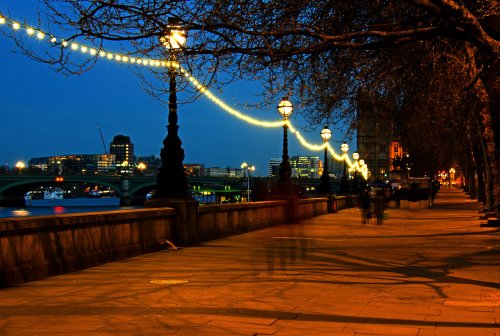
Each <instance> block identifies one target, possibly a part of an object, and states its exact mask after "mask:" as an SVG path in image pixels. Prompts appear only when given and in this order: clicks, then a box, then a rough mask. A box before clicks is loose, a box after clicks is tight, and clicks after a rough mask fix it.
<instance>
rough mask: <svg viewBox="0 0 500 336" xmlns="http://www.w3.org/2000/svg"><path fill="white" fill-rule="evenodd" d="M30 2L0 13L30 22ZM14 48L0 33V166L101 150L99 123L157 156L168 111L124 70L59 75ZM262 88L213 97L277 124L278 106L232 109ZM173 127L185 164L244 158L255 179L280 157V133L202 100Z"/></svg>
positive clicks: (0, 2)
mask: <svg viewBox="0 0 500 336" xmlns="http://www.w3.org/2000/svg"><path fill="white" fill-rule="evenodd" d="M35 4H36V1H35V0H22V1H11V0H0V11H1V12H3V13H5V14H9V12H10V16H11V18H12V19H15V20H18V21H20V22H24V21H26V24H30V25H35V24H36V22H37V21H36V19H35V14H34V13H36V7H35ZM40 28H41V29H43V28H45V27H40ZM0 29H8V28H7V27H6V26H3V27H0ZM27 41H28V42H31V43H33V44H35V45H36V44H40V45H42V46H43V43H46V42H39V41H37V40H36V39H29V40H27ZM15 50H16V49H15V46H14V44H13V43H12V41H9V40H7V39H6V38H4V37H1V36H0V73H1V74H2V76H1V80H0V92H1V93H0V94H1V96H0V98H1V99H0V113H1V118H2V121H1V123H0V144H1V146H0V165H3V164H6V163H7V162H8V164H9V166H11V167H12V166H14V165H15V162H17V161H18V160H23V161H26V162H27V161H28V160H29V159H30V158H33V157H40V156H51V155H63V154H93V153H103V152H104V148H103V146H102V143H101V139H100V137H99V133H98V130H97V126H100V127H101V129H102V132H103V135H104V138H105V141H106V145H107V146H109V142H111V140H112V138H113V136H114V135H117V134H123V135H128V136H130V137H131V140H132V142H133V143H134V144H135V154H136V155H139V156H142V155H157V156H158V155H159V152H160V148H161V146H162V143H161V142H162V140H163V138H164V137H165V135H166V128H165V125H166V123H167V107H166V106H164V105H162V104H161V102H159V101H158V100H156V99H154V98H153V97H151V96H149V95H148V94H147V93H145V92H144V91H143V89H142V88H141V81H140V80H139V79H138V78H137V77H136V76H135V75H134V74H133V73H132V71H131V69H130V68H129V67H127V66H125V65H122V64H118V63H115V62H107V61H100V62H98V63H97V65H96V66H95V67H94V68H93V69H92V70H91V71H89V72H86V73H84V74H83V75H80V76H71V77H65V76H63V75H61V74H58V73H56V72H55V71H54V70H52V69H50V67H49V66H48V65H46V64H43V63H37V62H35V61H32V60H30V59H28V58H27V57H26V56H24V55H20V54H16V53H13V51H15ZM109 51H115V52H120V51H123V50H116V49H115V50H113V49H111V48H110V50H109ZM260 89H261V88H260V87H259V85H258V84H256V83H255V82H252V83H250V82H248V83H237V84H232V85H231V84H230V85H228V86H226V87H224V89H223V92H221V93H217V94H218V96H219V98H222V99H224V100H225V101H226V103H228V104H229V105H231V106H232V107H234V108H237V109H239V110H241V111H244V112H246V113H247V114H249V115H252V116H254V117H256V118H260V119H266V120H278V119H279V118H280V116H279V114H278V112H277V111H276V108H275V106H276V105H277V103H278V102H276V104H273V106H270V107H269V110H268V111H251V110H249V111H245V110H244V108H243V106H242V105H239V104H238V103H239V102H244V101H252V100H258V96H257V94H258V92H259V91H260ZM181 99H182V97H181ZM299 120H300V118H298V115H297V114H295V115H292V122H293V123H294V125H295V126H296V127H298V128H300V127H301V122H300V121H299ZM179 125H180V129H179V135H180V137H181V140H182V142H183V148H184V150H185V154H186V158H185V160H184V162H185V163H204V164H205V166H208V167H210V166H220V167H226V166H231V167H239V166H240V165H241V163H242V162H244V161H246V162H249V163H251V164H254V165H256V167H257V170H256V172H255V174H256V175H263V176H265V175H267V172H268V162H269V159H270V158H274V157H281V152H282V129H281V128H271V129H268V128H260V127H257V126H253V125H250V124H246V123H244V122H243V121H240V120H238V119H236V118H234V117H233V116H230V115H229V114H227V113H226V112H225V111H223V110H222V109H220V108H219V107H218V106H216V105H214V104H213V103H212V102H210V101H209V100H208V99H207V98H204V97H201V98H199V99H198V100H197V101H195V102H193V103H190V104H187V105H180V106H179ZM302 126H304V124H303V122H302ZM320 129H321V127H319V128H318V130H317V131H315V132H313V133H310V134H308V133H305V132H304V131H301V133H302V134H303V135H304V136H305V138H306V139H308V141H309V142H312V143H320V142H321V139H320V136H319V131H320ZM338 137H340V135H337V138H338ZM334 145H335V146H336V147H338V144H337V143H335V144H334ZM351 148H352V146H351ZM289 153H290V155H317V156H319V157H320V158H322V153H321V152H311V151H309V150H307V149H305V148H303V147H302V146H301V145H300V144H299V143H298V141H297V140H296V139H295V137H293V136H289Z"/></svg>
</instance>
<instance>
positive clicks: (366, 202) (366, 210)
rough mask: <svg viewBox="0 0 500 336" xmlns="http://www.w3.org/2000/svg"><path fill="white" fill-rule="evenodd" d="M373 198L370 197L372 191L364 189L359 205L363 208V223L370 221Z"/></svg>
mask: <svg viewBox="0 0 500 336" xmlns="http://www.w3.org/2000/svg"><path fill="white" fill-rule="evenodd" d="M371 204H372V201H371V198H370V192H369V191H368V190H366V189H365V190H363V191H362V192H361V196H360V200H359V207H360V208H361V221H362V223H363V224H366V222H367V221H368V222H369V221H370V218H371V212H370V209H371Z"/></svg>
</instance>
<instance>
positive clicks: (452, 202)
mask: <svg viewBox="0 0 500 336" xmlns="http://www.w3.org/2000/svg"><path fill="white" fill-rule="evenodd" d="M479 208H480V207H479V206H478V204H477V203H474V202H473V201H470V200H466V197H465V195H464V194H463V192H461V191H459V190H456V189H448V188H442V189H441V191H440V192H439V194H438V196H437V198H436V202H435V208H433V209H425V210H399V209H390V210H389V218H388V219H387V220H386V221H384V223H383V225H376V224H375V223H374V221H372V223H370V224H365V225H363V224H361V215H360V211H359V210H358V209H347V210H343V211H340V212H339V213H335V214H328V215H324V216H320V217H316V218H314V219H312V220H308V221H306V222H304V223H302V224H297V225H287V226H278V227H273V228H270V229H265V230H260V231H256V232H252V233H247V234H242V235H237V236H232V237H229V238H226V239H221V240H216V241H211V242H207V243H204V244H202V245H200V246H196V247H189V248H185V249H179V250H165V251H162V252H158V253H153V254H148V255H144V256H140V257H136V258H131V259H127V260H122V261H119V262H113V263H109V264H105V265H101V266H98V267H94V268H90V269H87V270H84V271H81V272H77V273H71V274H65V275H61V276H54V277H51V278H48V279H46V280H42V281H36V282H31V283H26V284H23V285H20V286H18V287H13V288H6V289H1V290H0V334H1V335H73V336H76V335H277V336H279V335H286V336H290V335H301V336H302V335H412V336H426V335H439V336H443V335H453V336H460V335H467V336H480V335H491V336H499V335H500V253H499V249H500V241H499V237H500V235H499V231H498V229H496V228H487V227H480V225H479V224H480V222H479V215H480V214H479V213H478V209H479Z"/></svg>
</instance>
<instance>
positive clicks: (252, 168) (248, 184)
mask: <svg viewBox="0 0 500 336" xmlns="http://www.w3.org/2000/svg"><path fill="white" fill-rule="evenodd" d="M241 169H244V170H243V174H244V173H245V170H247V202H250V172H251V171H254V170H255V166H251V165H249V164H248V163H246V162H243V163H242V164H241Z"/></svg>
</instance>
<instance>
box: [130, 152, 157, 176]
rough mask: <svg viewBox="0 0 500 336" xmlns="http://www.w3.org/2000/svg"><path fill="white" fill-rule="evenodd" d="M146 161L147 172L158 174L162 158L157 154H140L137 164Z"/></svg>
mask: <svg viewBox="0 0 500 336" xmlns="http://www.w3.org/2000/svg"><path fill="white" fill-rule="evenodd" d="M141 162H142V163H144V164H145V165H146V170H145V171H144V173H145V174H148V175H149V174H157V173H158V169H159V168H160V167H161V159H160V158H159V157H157V156H155V155H149V156H138V157H137V159H136V164H139V163H141Z"/></svg>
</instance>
